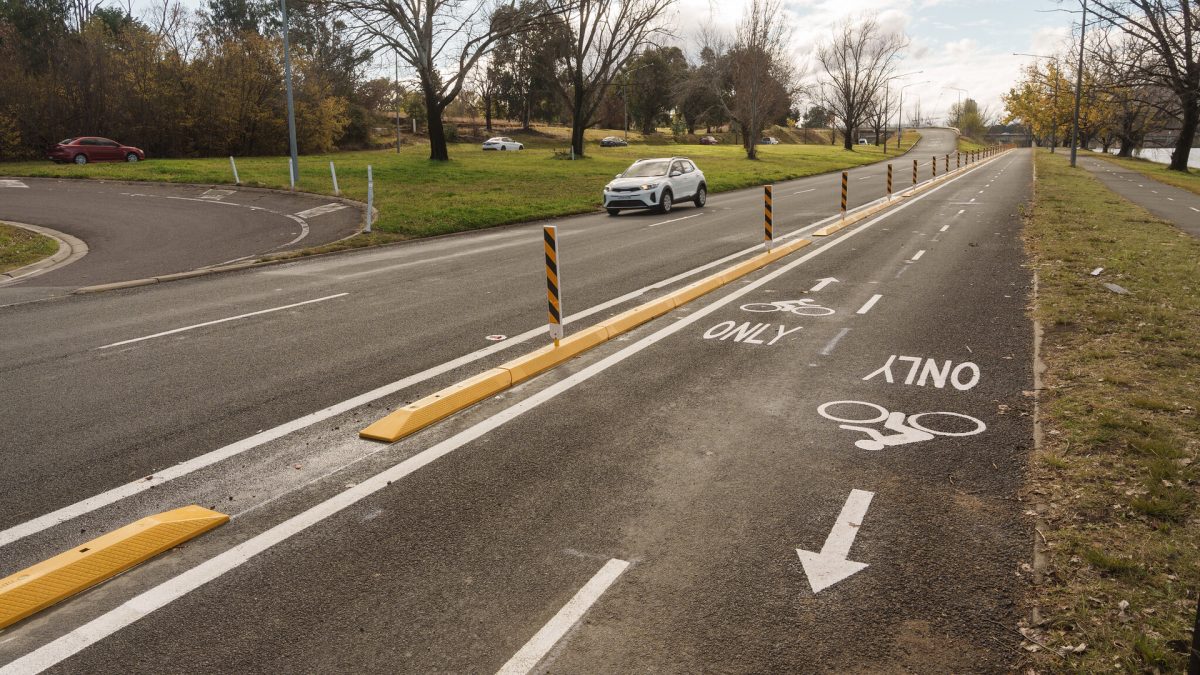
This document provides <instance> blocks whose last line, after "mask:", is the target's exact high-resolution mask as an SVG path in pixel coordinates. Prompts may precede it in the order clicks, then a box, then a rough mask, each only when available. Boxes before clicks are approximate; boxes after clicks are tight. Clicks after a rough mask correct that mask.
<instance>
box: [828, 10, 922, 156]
mask: <svg viewBox="0 0 1200 675" xmlns="http://www.w3.org/2000/svg"><path fill="white" fill-rule="evenodd" d="M907 46H908V39H907V38H905V37H904V35H903V34H902V33H898V32H892V31H888V30H885V29H884V28H882V27H881V26H880V25H879V23H878V22H877V21H875V19H874V18H863V19H859V20H858V21H857V22H854V21H852V20H847V21H845V22H843V23H842V25H841V26H840V27H839V28H838V29H837V30H836V32H835V34H834V37H833V39H832V40H831V41H830V42H828V43H826V44H824V45H822V46H821V47H820V48H818V49H817V62H818V63H820V64H821V68H822V70H823V71H824V77H823V78H822V81H821V96H822V99H823V100H824V103H825V107H827V108H829V110H831V111H833V112H834V113H835V114H836V115H837V118H838V119H839V120H841V122H842V128H843V129H844V130H845V134H844V143H843V145H844V147H845V148H846V149H847V150H851V149H853V147H854V145H853V143H852V141H853V138H852V134H854V132H855V131H856V130H857V129H858V127H859V126H860V125H862V124H864V123H865V122H866V120H867V115H868V113H869V111H870V108H871V101H872V100H874V99H875V98H876V97H877V96H878V95H879V92H880V90H881V89H882V88H883V87H884V85H885V84H886V83H887V81H888V79H890V78H891V76H892V71H893V70H894V69H895V67H896V63H897V62H898V61H899V59H900V52H901V50H903V49H904V48H905V47H907Z"/></svg>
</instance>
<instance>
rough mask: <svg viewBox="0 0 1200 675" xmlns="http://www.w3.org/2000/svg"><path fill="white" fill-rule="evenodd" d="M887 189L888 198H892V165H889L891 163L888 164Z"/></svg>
mask: <svg viewBox="0 0 1200 675" xmlns="http://www.w3.org/2000/svg"><path fill="white" fill-rule="evenodd" d="M887 190H888V193H887V196H888V199H891V198H892V165H891V163H889V164H888V183H887Z"/></svg>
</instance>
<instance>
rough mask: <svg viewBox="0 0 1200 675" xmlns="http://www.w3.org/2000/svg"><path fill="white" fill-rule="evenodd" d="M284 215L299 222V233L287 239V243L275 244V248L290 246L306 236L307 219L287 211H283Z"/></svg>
mask: <svg viewBox="0 0 1200 675" xmlns="http://www.w3.org/2000/svg"><path fill="white" fill-rule="evenodd" d="M284 215H285V216H287V217H288V218H291V219H292V220H294V221H296V222H297V223H300V235H299V236H297V237H296V238H295V239H293V240H291V241H289V242H288V243H286V244H280V245H279V246H276V247H275V248H283V247H285V246H291V245H292V244H295V243H296V242H298V241H300V240H301V239H303V238H305V237H307V236H308V221H307V220H305V219H304V218H303V217H301V216H293V215H291V214H289V213H285V214H284Z"/></svg>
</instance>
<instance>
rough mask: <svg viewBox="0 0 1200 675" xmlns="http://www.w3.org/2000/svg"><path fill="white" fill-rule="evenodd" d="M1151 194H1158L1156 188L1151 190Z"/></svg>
mask: <svg viewBox="0 0 1200 675" xmlns="http://www.w3.org/2000/svg"><path fill="white" fill-rule="evenodd" d="M1150 192H1151V194H1158V190H1151V191H1150Z"/></svg>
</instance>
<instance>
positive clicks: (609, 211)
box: [606, 209, 621, 216]
mask: <svg viewBox="0 0 1200 675" xmlns="http://www.w3.org/2000/svg"><path fill="white" fill-rule="evenodd" d="M606 210H607V211H608V215H610V216H615V215H618V214H619V213H621V209H606Z"/></svg>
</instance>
